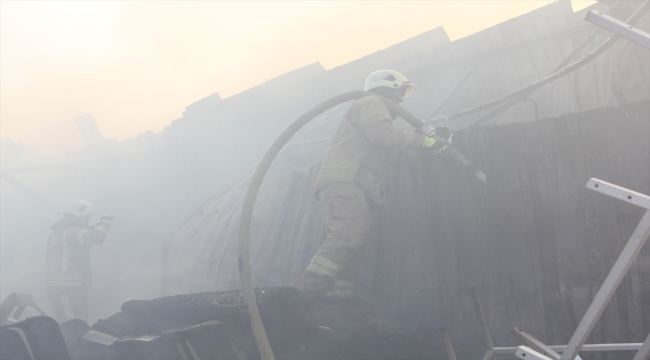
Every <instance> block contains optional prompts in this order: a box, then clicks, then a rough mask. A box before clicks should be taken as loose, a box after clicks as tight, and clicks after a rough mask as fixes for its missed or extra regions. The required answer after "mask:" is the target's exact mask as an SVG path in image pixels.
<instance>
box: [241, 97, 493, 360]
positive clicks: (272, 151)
mask: <svg viewBox="0 0 650 360" xmlns="http://www.w3.org/2000/svg"><path fill="white" fill-rule="evenodd" d="M365 96H378V97H380V98H382V99H383V100H384V102H385V103H386V106H388V108H389V110H390V111H391V113H393V114H397V115H398V116H400V117H401V118H402V119H404V120H405V121H406V122H408V123H409V124H410V125H411V126H413V127H414V128H415V129H417V130H418V131H419V132H421V133H423V134H425V135H426V136H428V137H432V138H434V139H435V140H436V141H442V142H443V143H446V144H448V146H449V151H448V153H449V155H451V156H452V157H453V158H454V159H455V160H456V161H457V162H458V163H460V164H461V165H462V166H463V167H465V168H466V169H468V170H469V171H470V172H471V173H473V174H474V176H476V177H477V178H479V179H480V180H481V181H483V182H485V174H483V172H482V171H481V170H479V169H478V168H477V167H476V166H475V165H474V164H472V162H471V161H469V160H468V159H467V158H466V157H465V156H464V155H463V154H462V153H461V152H460V150H458V149H456V148H455V147H453V146H451V144H449V143H447V142H446V141H445V140H443V139H441V138H440V137H439V136H438V135H437V134H436V132H435V128H434V127H432V126H430V125H425V124H424V123H423V122H422V121H420V120H419V119H418V118H416V117H415V116H414V115H413V114H411V113H410V112H408V111H407V110H406V109H404V108H403V107H401V106H399V105H397V104H396V103H394V102H392V101H390V100H388V99H386V98H383V97H381V96H379V95H377V94H375V93H370V92H365V91H360V90H358V91H350V92H347V93H345V94H341V95H338V96H335V97H333V98H331V99H329V100H327V101H325V102H322V103H320V104H319V105H317V106H315V107H314V108H312V109H311V110H309V111H307V112H306V113H304V114H303V115H302V116H300V117H299V118H298V119H297V120H296V121H294V122H293V123H292V124H291V125H289V127H288V128H287V129H286V130H284V132H283V133H282V134H281V135H280V136H279V137H278V138H277V139H276V140H275V142H274V143H273V144H272V145H271V147H270V148H269V150H267V152H266V154H265V155H264V157H263V158H262V161H260V164H259V166H258V167H257V169H256V170H255V174H254V175H253V178H252V179H251V183H250V185H249V187H248V191H247V192H246V197H245V199H244V204H243V205H242V210H241V216H240V219H239V239H238V246H239V258H238V259H237V263H238V264H237V265H238V268H239V280H240V281H241V287H242V293H243V295H244V301H245V302H246V305H247V308H248V314H249V316H250V318H251V328H252V330H253V336H254V337H255V343H256V344H257V348H258V350H259V352H260V356H261V357H262V359H263V360H274V359H275V356H274V355H273V350H272V349H271V344H270V343H269V339H268V337H267V335H266V330H265V329H264V323H263V322H262V316H261V314H260V310H259V307H258V306H257V297H256V296H255V289H254V288H253V279H252V276H251V265H250V248H249V239H250V230H251V229H250V227H251V219H252V217H253V207H254V206H255V199H256V198H257V193H258V192H259V189H260V185H261V184H262V180H264V176H265V175H266V173H267V171H268V170H269V168H270V167H271V164H272V163H273V160H274V159H275V157H276V156H277V155H278V153H279V152H280V150H282V147H284V145H285V144H286V143H287V142H288V141H289V140H290V139H291V137H292V136H293V135H295V134H296V133H297V132H298V130H300V129H301V128H302V127H303V126H305V125H306V124H307V123H308V122H309V121H310V120H312V119H313V118H315V117H316V116H318V115H320V114H321V113H323V112H325V111H327V110H329V109H330V108H332V107H334V106H337V105H339V104H342V103H345V102H348V101H351V100H356V99H359V98H362V97H365Z"/></svg>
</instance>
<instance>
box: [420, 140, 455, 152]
mask: <svg viewBox="0 0 650 360" xmlns="http://www.w3.org/2000/svg"><path fill="white" fill-rule="evenodd" d="M422 147H423V148H425V149H428V150H429V151H431V152H433V153H434V154H435V155H442V154H446V153H447V151H449V145H447V143H445V142H444V141H440V140H438V141H436V139H434V138H430V137H427V138H426V139H424V143H422Z"/></svg>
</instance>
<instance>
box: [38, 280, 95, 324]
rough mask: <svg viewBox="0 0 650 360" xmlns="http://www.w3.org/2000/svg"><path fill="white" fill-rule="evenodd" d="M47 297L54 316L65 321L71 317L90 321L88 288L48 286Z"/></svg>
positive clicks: (60, 320)
mask: <svg viewBox="0 0 650 360" xmlns="http://www.w3.org/2000/svg"><path fill="white" fill-rule="evenodd" d="M47 293H48V294H47V298H48V301H49V303H50V307H51V308H52V310H53V311H54V318H55V319H56V320H57V321H59V322H63V321H66V320H70V319H81V320H84V321H88V288H86V287H68V288H63V287H62V288H48V289H47Z"/></svg>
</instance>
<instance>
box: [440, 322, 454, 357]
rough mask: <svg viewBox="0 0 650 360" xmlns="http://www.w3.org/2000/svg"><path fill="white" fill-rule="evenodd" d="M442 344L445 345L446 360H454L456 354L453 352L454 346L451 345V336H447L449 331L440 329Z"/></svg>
mask: <svg viewBox="0 0 650 360" xmlns="http://www.w3.org/2000/svg"><path fill="white" fill-rule="evenodd" d="M440 333H442V342H443V343H444V344H445V351H446V352H447V360H456V353H455V352H454V346H453V345H452V344H451V336H449V330H447V329H442V330H440Z"/></svg>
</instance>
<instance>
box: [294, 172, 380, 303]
mask: <svg viewBox="0 0 650 360" xmlns="http://www.w3.org/2000/svg"><path fill="white" fill-rule="evenodd" d="M318 195H319V199H320V201H321V203H322V204H323V207H324V216H325V224H326V225H327V239H326V240H325V243H324V244H323V245H322V246H321V248H320V250H319V251H318V253H316V255H315V256H314V257H313V259H312V260H311V262H310V263H309V266H308V267H307V272H305V274H304V275H303V276H302V278H301V280H300V287H301V289H303V290H312V291H325V292H326V293H327V294H328V295H332V296H352V293H353V291H354V281H355V280H356V278H357V276H358V275H359V270H360V268H361V265H362V264H363V260H364V257H365V248H366V243H367V241H368V235H369V232H370V208H369V206H368V202H367V201H366V196H365V194H364V192H363V190H362V189H361V188H359V187H357V186H355V185H352V184H349V183H343V182H338V183H334V184H331V185H329V186H327V187H325V188H323V189H321V190H320V191H319V193H318Z"/></svg>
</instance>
